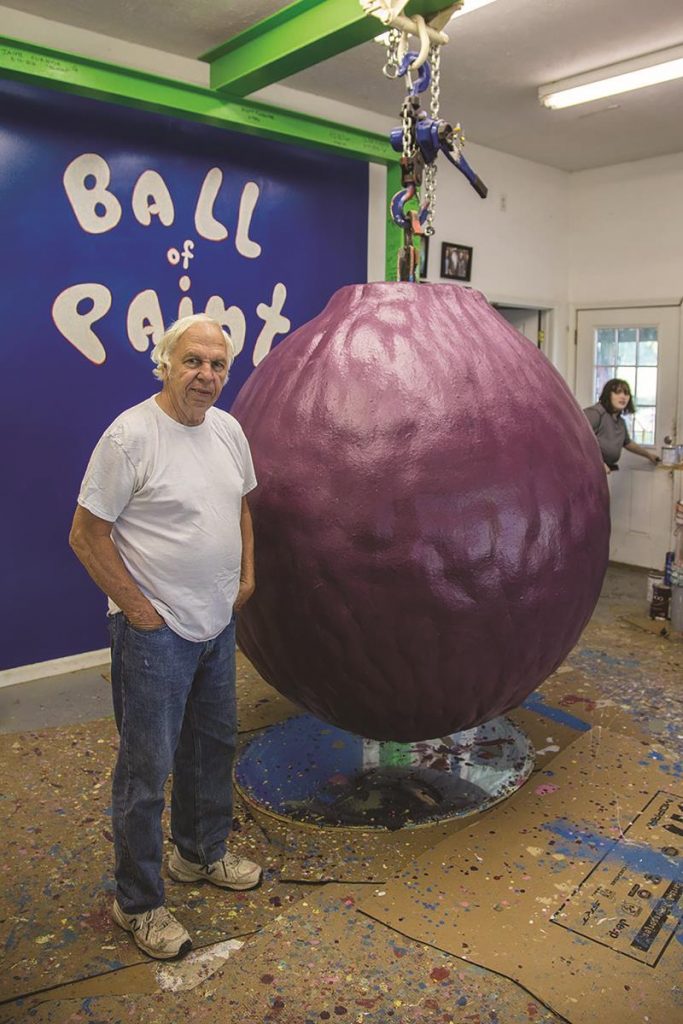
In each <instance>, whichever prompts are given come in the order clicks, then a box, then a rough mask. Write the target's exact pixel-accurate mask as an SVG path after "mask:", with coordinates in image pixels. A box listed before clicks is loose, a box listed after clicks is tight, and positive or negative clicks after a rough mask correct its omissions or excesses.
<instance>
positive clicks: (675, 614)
mask: <svg viewBox="0 0 683 1024" xmlns="http://www.w3.org/2000/svg"><path fill="white" fill-rule="evenodd" d="M671 628H672V630H675V632H676V633H683V578H682V579H681V586H680V587H672V588H671Z"/></svg>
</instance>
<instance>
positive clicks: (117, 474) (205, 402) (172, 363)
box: [69, 314, 261, 959]
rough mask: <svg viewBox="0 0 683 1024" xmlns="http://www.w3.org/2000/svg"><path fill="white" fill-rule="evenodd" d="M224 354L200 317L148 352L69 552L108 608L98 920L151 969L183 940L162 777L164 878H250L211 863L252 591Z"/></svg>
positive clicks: (245, 884)
mask: <svg viewBox="0 0 683 1024" xmlns="http://www.w3.org/2000/svg"><path fill="white" fill-rule="evenodd" d="M232 358H233V350H232V343H231V342H230V339H229V338H227V337H226V335H225V333H224V332H223V330H222V328H221V327H220V325H219V324H218V323H217V322H216V321H215V320H212V319H211V318H210V317H208V316H205V315H203V314H198V315H195V316H189V317H184V318H183V319H181V320H178V321H177V323H175V324H174V325H173V326H172V327H171V328H170V329H169V330H168V331H167V333H166V334H165V335H164V337H163V338H162V339H161V341H160V342H159V343H158V344H157V345H156V347H155V348H154V350H153V352H152V359H153V361H154V362H155V363H156V369H155V370H154V373H155V375H156V376H157V377H158V378H159V379H160V380H161V381H162V382H163V387H162V390H161V392H160V393H159V394H157V395H153V396H152V397H151V398H148V399H146V401H144V402H142V403H140V405H136V406H134V407H133V408H132V409H128V410H127V411H126V412H124V413H122V414H121V415H120V416H119V417H118V418H117V419H116V420H115V421H114V422H113V423H112V425H111V426H110V427H109V428H108V430H106V431H105V433H104V435H103V436H102V438H101V439H100V441H99V442H98V444H97V447H96V448H95V450H94V452H93V454H92V457H91V459H90V462H89V464H88V468H87V470H86V474H85V477H84V479H83V484H82V486H81V491H80V494H79V496H78V507H77V509H76V513H75V516H74V521H73V526H72V529H71V535H70V538H69V539H70V543H71V546H72V548H73V550H74V552H75V553H76V555H77V556H78V558H79V559H80V561H81V562H82V563H83V565H84V566H85V568H86V569H87V571H88V572H89V574H90V576H91V577H92V578H93V580H94V581H95V583H97V585H98V586H99V587H100V588H101V589H102V590H103V591H104V593H105V594H106V595H107V596H108V598H109V622H110V630H111V650H112V691H113V701H114V714H115V718H116V725H117V728H118V730H119V735H120V744H119V754H118V759H117V762H116V768H115V771H114V780H113V799H112V810H113V831H114V847H115V857H116V864H115V876H116V899H115V902H114V907H113V918H114V921H115V922H116V923H117V924H118V925H120V926H121V927H122V928H124V929H125V930H126V931H128V932H131V933H132V935H133V938H134V940H135V942H136V943H137V945H138V946H139V947H140V949H142V950H144V952H145V953H147V954H149V955H150V956H152V957H156V958H158V959H170V958H172V957H176V956H182V955H183V954H184V953H186V952H187V951H188V950H189V949H190V947H191V945H192V940H191V938H190V936H189V934H188V933H187V931H186V930H185V928H184V927H183V926H182V924H180V922H179V921H177V920H176V918H174V917H173V915H172V914H171V913H170V912H169V911H168V910H166V908H165V907H164V885H163V882H162V880H161V876H160V869H161V861H162V849H163V838H162V829H161V814H162V811H163V807H164V784H165V782H166V780H167V778H168V776H169V774H170V772H171V771H172V772H173V791H172V802H171V834H172V837H173V842H174V844H175V846H174V849H173V852H172V853H171V856H170V858H169V862H168V873H169V875H170V876H171V878H173V879H175V880H176V881H179V882H192V883H195V884H196V883H197V882H201V881H206V882H211V883H213V884H214V885H217V886H220V887H222V888H226V889H250V888H253V887H254V886H255V885H258V883H259V882H260V879H261V869H260V868H259V866H258V865H257V864H253V863H252V862H251V861H248V860H244V859H242V858H238V857H237V856H235V855H234V854H232V853H231V852H229V851H226V838H227V836H228V833H229V832H230V828H231V824H232V778H231V773H232V763H233V758H234V753H235V741H236V734H237V718H236V700H235V612H237V611H239V609H240V607H241V606H242V605H243V604H244V602H245V601H246V600H247V599H248V598H249V596H250V595H251V594H252V593H253V590H254V557H253V554H254V542H253V531H252V525H251V517H250V514H249V508H248V505H247V498H246V495H247V493H248V492H249V491H250V490H252V488H253V487H255V486H256V478H255V476H254V468H253V464H252V460H251V454H250V451H249V445H248V443H247V440H246V438H245V436H244V433H243V432H242V428H241V427H240V426H239V424H238V423H237V421H236V420H235V419H234V418H233V417H232V416H230V415H229V414H228V413H225V412H222V411H220V410H218V409H214V408H212V406H213V405H214V403H215V401H216V399H217V398H218V396H219V395H220V393H221V390H222V388H223V385H224V384H225V382H226V380H227V377H228V369H229V366H230V363H231V361H232Z"/></svg>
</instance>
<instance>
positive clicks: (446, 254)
mask: <svg viewBox="0 0 683 1024" xmlns="http://www.w3.org/2000/svg"><path fill="white" fill-rule="evenodd" d="M441 276H442V277H450V278H452V279H453V280H454V281H469V280H470V279H471V277H472V246H471V245H458V244H456V243H455V242H442V243H441Z"/></svg>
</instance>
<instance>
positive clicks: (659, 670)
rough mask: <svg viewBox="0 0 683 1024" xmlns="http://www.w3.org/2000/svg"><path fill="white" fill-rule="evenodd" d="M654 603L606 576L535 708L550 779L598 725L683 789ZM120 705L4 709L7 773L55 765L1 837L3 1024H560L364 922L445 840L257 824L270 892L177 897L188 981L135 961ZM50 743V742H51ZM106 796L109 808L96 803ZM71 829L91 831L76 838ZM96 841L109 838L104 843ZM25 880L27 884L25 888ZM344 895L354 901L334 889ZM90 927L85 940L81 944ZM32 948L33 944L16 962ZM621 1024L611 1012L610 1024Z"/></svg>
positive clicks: (268, 699)
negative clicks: (59, 935)
mask: <svg viewBox="0 0 683 1024" xmlns="http://www.w3.org/2000/svg"><path fill="white" fill-rule="evenodd" d="M645 590H646V574H645V573H644V572H640V571H638V570H631V569H626V568H623V567H611V568H610V571H609V573H608V576H607V580H606V584H605V588H604V590H603V595H602V597H601V600H600V603H599V605H598V608H597V609H596V612H595V614H594V616H593V619H592V620H591V623H590V624H589V626H588V628H587V630H586V631H585V633H584V635H583V637H582V639H581V642H580V643H579V644H578V645H577V647H576V649H575V650H574V651H573V652H572V654H571V655H570V657H569V658H568V659H567V662H566V663H565V665H564V666H562V668H561V669H560V671H559V672H558V673H556V675H555V676H554V677H553V678H552V679H551V680H550V681H549V682H548V683H547V684H545V685H544V687H543V688H542V690H541V691H540V692H539V697H538V700H537V702H536V704H535V705H534V707H535V711H537V712H538V711H540V712H543V709H544V707H547V708H549V707H550V706H551V705H552V706H553V707H554V708H555V711H553V714H554V715H555V718H554V719H551V720H550V724H549V725H548V728H547V730H546V731H549V730H552V727H553V726H556V730H557V731H556V732H555V733H553V734H552V735H549V736H548V737H547V739H549V740H552V741H553V742H550V743H549V744H548V747H549V749H548V750H547V751H546V752H545V753H544V754H543V755H542V757H543V758H545V759H546V761H547V759H548V758H552V756H553V750H552V749H550V748H552V747H553V746H554V745H555V741H557V739H558V736H559V735H560V730H562V729H564V730H565V731H566V733H567V735H568V737H569V738H571V732H572V729H573V728H574V727H575V726H576V721H575V720H579V719H581V718H582V717H583V719H584V720H587V721H590V722H591V724H593V725H595V724H601V725H605V726H609V727H610V728H612V729H613V730H615V731H621V732H630V731H641V732H643V733H644V734H645V735H647V736H649V737H651V738H652V739H653V740H657V741H659V742H660V743H662V744H664V745H666V747H667V749H669V750H672V751H678V761H676V760H675V759H673V760H672V759H669V760H668V761H667V765H666V768H667V771H668V772H669V773H677V774H678V777H680V771H681V760H680V752H681V750H682V749H683V699H682V698H683V638H682V637H679V636H677V635H671V634H668V633H667V632H666V624H665V623H652V622H650V621H649V620H648V618H647V609H646V604H645ZM247 676H248V673H247ZM242 683H243V686H242V697H243V701H244V702H246V704H248V712H249V715H250V716H251V718H250V720H251V721H254V722H255V723H256V724H255V725H254V726H253V728H257V727H260V726H261V725H265V724H268V722H269V721H276V720H278V718H281V717H282V716H283V715H284V714H287V713H289V712H290V711H291V706H288V705H287V704H286V702H283V701H282V700H281V698H279V696H278V695H274V694H273V692H272V691H270V690H269V689H268V688H266V687H264V686H263V684H256V683H254V680H253V679H250V678H248V677H245V678H244V679H243V680H242ZM74 693H76V694H77V697H76V698H74V697H73V694H74ZM107 701H108V694H107V686H106V683H105V682H104V680H103V679H102V676H101V673H98V672H90V673H74V674H72V676H71V677H65V678H64V679H59V680H44V681H40V682H36V683H31V684H22V685H19V686H14V687H7V688H6V689H4V690H0V722H1V723H2V724H1V725H0V732H5V733H11V734H15V735H10V736H7V740H6V744H7V746H6V748H5V753H6V756H7V757H10V756H11V754H12V753H14V754H15V755H17V754H22V753H24V752H25V754H26V760H25V761H24V763H25V764H27V765H28V764H29V763H32V764H33V765H34V766H35V764H37V763H38V762H39V758H40V757H41V756H43V755H44V759H45V760H44V767H43V768H42V774H41V773H36V772H34V771H33V770H32V771H31V772H28V773H26V774H25V776H24V777H22V776H21V773H19V775H15V776H14V777H11V776H8V775H7V774H6V775H5V777H4V779H3V780H2V782H3V785H2V787H1V788H2V791H3V792H4V793H5V795H6V802H5V807H6V808H7V811H6V814H5V816H4V817H5V819H6V821H7V822H8V823H9V824H10V826H11V823H12V821H13V820H14V819H13V817H12V816H11V812H13V811H14V813H19V812H17V811H16V808H15V807H14V804H12V799H13V796H12V794H14V798H15V799H16V794H17V793H18V792H19V790H20V784H22V785H25V786H27V787H29V788H30V787H31V786H34V785H35V786H36V789H35V792H34V804H33V807H32V808H31V811H32V823H31V820H30V816H29V817H28V818H26V822H28V824H26V823H25V827H26V832H25V833H24V834H23V836H22V840H23V845H19V847H18V849H17V848H15V846H16V840H17V838H18V834H14V833H13V831H12V828H11V827H10V828H7V827H5V829H4V831H3V840H2V847H3V855H2V858H0V867H1V868H2V869H3V889H4V890H5V892H6V893H7V894H10V895H9V897H8V898H6V899H5V901H4V911H3V914H2V917H4V920H1V919H0V948H2V946H3V945H4V957H3V960H4V963H3V965H2V968H1V974H0V978H1V979H2V980H0V1000H2V1002H0V1022H2V1024H9V1022H12V1024H22V1022H23V1021H36V1022H41V1024H62V1022H64V1024H65V1022H67V1021H68V1022H70V1024H85V1022H90V1024H93V1022H100V1024H115V1022H119V1021H122V1022H123V1021H125V1022H128V1021H131V1022H132V1021H136V1022H137V1021H145V1022H149V1024H156V1022H158V1024H162V1022H163V1024H174V1022H176V1021H178V1022H181V1021H193V1022H194V1021H196V1022H199V1024H203V1022H206V1024H209V1021H210V1022H212V1024H213V1022H217V1021H220V1022H223V1024H261V1022H264V1024H266V1022H268V1024H274V1022H279V1024H314V1022H315V1024H318V1022H319V1021H337V1020H340V1021H342V1020H345V1021H349V1022H354V1024H355V1022H358V1024H427V1022H430V1024H529V1022H534V1024H551V1022H557V1021H559V1020H561V1018H560V1017H558V1016H556V1015H555V1014H553V1013H552V1011H551V1010H549V1009H548V1008H546V1007H544V1006H543V1005H542V1004H541V1003H540V1002H539V1000H538V999H536V998H534V996H533V995H532V994H530V993H529V992H526V991H524V990H523V989H522V988H521V987H519V986H517V985H515V984H514V983H512V982H511V981H508V980H507V979H505V978H503V977H499V976H497V975H496V974H494V973H492V972H488V971H485V970H483V969H481V968H478V967H476V966H475V965H473V964H470V963H467V962H466V961H465V960H462V959H460V958H459V957H455V956H451V955H448V954H447V953H445V952H442V951H440V950H439V949H437V948H434V947H433V946H430V945H426V944H421V943H420V942H417V941H414V940H412V939H407V938H405V937H404V936H403V935H401V934H400V933H399V932H397V931H394V930H393V929H391V928H388V927H386V926H384V925H382V924H379V923H378V922H377V921H373V920H371V919H369V918H367V917H366V916H364V915H362V914H360V913H359V912H358V910H357V904H358V903H360V902H361V901H362V900H363V899H364V898H365V897H366V896H368V895H370V894H372V893H374V892H378V891H379V892H381V891H382V888H381V887H382V885H383V884H384V883H386V882H387V880H388V879H390V878H392V877H394V876H395V875H397V874H399V872H401V871H402V870H403V869H404V867H405V866H406V865H407V864H409V863H410V861H411V860H412V858H413V857H415V856H418V855H420V854H421V853H422V852H423V851H424V850H425V849H426V848H429V846H430V844H431V845H436V843H437V842H439V841H440V840H441V839H442V838H443V836H444V834H446V832H447V831H448V830H447V828H446V829H444V827H443V826H442V827H441V828H439V829H436V830H435V831H434V833H433V835H431V836H430V835H429V834H428V833H425V832H423V831H419V830H418V831H416V832H413V833H411V832H399V833H393V834H391V835H384V834H381V835H379V836H378V835H377V834H374V835H370V836H368V837H367V839H364V838H363V836H362V834H359V833H354V834H353V835H351V836H350V834H349V833H348V832H347V831H344V832H339V833H338V834H337V833H335V832H331V831H330V830H326V831H325V832H324V833H320V834H319V835H316V833H315V832H312V831H310V830H309V831H308V832H307V833H306V834H305V835H302V833H300V832H299V833H296V832H294V833H293V832H292V831H291V830H289V829H288V828H287V827H286V826H282V825H277V826H275V825H273V827H272V828H268V823H267V822H266V829H267V835H266V834H265V833H264V830H263V828H262V824H263V823H262V822H260V821H259V820H258V819H257V818H256V819H255V818H253V817H252V816H250V815H249V814H248V812H246V811H245V809H242V811H241V812H240V813H241V824H242V833H241V835H240V837H239V841H240V842H243V843H244V844H245V848H248V849H250V850H254V849H257V848H258V849H259V852H260V854H261V855H262V856H263V857H264V860H265V862H266V866H267V868H268V871H267V879H266V884H265V885H264V887H263V888H262V890H259V891H258V893H255V894H253V895H249V896H248V898H246V899H245V898H241V899H240V900H237V899H236V898H235V897H234V895H227V896H226V894H223V893H219V892H217V891H215V890H213V891H211V892H209V893H207V892H206V891H205V889H202V890H196V891H193V892H188V891H187V887H186V888H185V890H183V891H182V892H178V891H177V890H178V889H179V888H182V887H175V889H174V890H173V892H172V893H170V895H171V896H172V898H173V901H174V905H175V906H176V909H177V912H178V914H179V916H184V920H185V922H186V924H187V925H188V926H189V927H191V929H193V930H194V932H195V935H196V936H197V939H198V941H197V943H196V945H201V946H203V948H202V949H199V950H198V951H197V953H196V954H193V956H195V957H196V958H195V959H194V960H185V961H183V962H181V963H180V964H178V965H163V966H159V965H158V964H156V963H153V962H149V961H147V960H146V958H144V957H143V956H142V955H141V954H140V955H138V954H137V951H136V950H135V949H134V947H132V946H131V945H130V944H129V942H128V939H127V938H126V937H125V936H123V935H122V934H121V933H118V934H117V932H118V930H117V929H113V928H112V927H111V926H110V925H109V923H108V918H107V905H108V901H109V899H110V895H109V890H110V888H111V878H110V874H109V867H108V862H109V857H110V851H111V846H110V843H109V841H108V840H107V839H106V836H102V837H101V838H100V833H101V832H102V830H103V829H105V830H106V806H105V805H106V785H105V784H104V780H105V779H106V775H107V773H108V771H109V770H110V767H111V764H110V763H109V762H110V761H111V756H112V753H113V751H112V750H111V743H112V742H113V740H114V733H113V727H112V723H111V721H110V720H107V719H106V718H104V716H105V715H108V713H109V709H108V703H107ZM105 709H106V710H105ZM558 709H559V710H558ZM81 723H87V724H81ZM544 725H545V722H544ZM54 726H58V727H59V729H58V735H59V736H60V738H61V742H62V749H60V750H58V749H56V748H55V749H50V747H49V746H46V747H45V749H44V750H42V748H41V747H40V744H38V746H37V749H38V750H41V751H42V753H41V755H39V754H37V753H36V743H35V742H33V740H32V737H31V736H29V735H27V733H28V731H31V732H32V733H33V734H34V735H35V734H36V732H37V731H38V732H41V731H43V730H46V729H48V730H49V728H50V727H54ZM73 730H80V732H78V737H79V744H80V741H81V740H82V737H83V735H84V734H85V733H84V730H85V732H87V735H88V737H89V744H86V746H85V747H81V746H80V745H79V746H77V747H75V748H74V747H69V745H68V737H69V736H70V735H71V733H72V731H73ZM55 735H57V733H50V732H48V733H47V736H48V738H49V736H55ZM74 735H75V734H74ZM72 738H73V737H72ZM545 738H546V737H544V739H545ZM100 741H101V742H100ZM537 742H538V741H537ZM15 745H16V746H15ZM85 749H88V750H91V751H93V755H92V758H90V757H86V756H85V754H84V752H83V751H84V750H85ZM69 751H70V754H69ZM69 756H70V760H69ZM546 761H544V762H543V763H546ZM10 763H13V762H11V760H10ZM69 766H70V768H69ZM69 770H71V772H72V774H73V773H76V774H77V773H81V774H82V776H83V778H84V779H85V780H86V781H87V788H86V787H85V786H82V787H81V791H80V795H79V792H78V789H79V787H78V786H72V787H71V789H70V788H69V785H70V784H71V781H72V777H71V776H70V775H69ZM59 773H61V774H62V776H63V778H62V780H61V781H60V778H59V777H58V774H59ZM41 780H42V781H41ZM67 783H68V784H67ZM60 785H61V789H60ZM101 791H104V793H103V796H104V799H103V800H101V801H100V803H101V804H102V806H101V807H100V804H98V802H97V799H96V798H97V795H98V794H99V793H100V792H101ZM85 794H87V799H85ZM69 801H71V802H69ZM60 808H61V811H62V812H63V813H59V811H60ZM21 813H23V812H21ZM78 815H80V817H79V818H78V819H77V816H78ZM103 818H104V819H105V821H104V824H103V821H102V819H103ZM90 819H91V820H90ZM18 820H19V819H17V821H18ZM22 820H23V819H22ZM76 820H78V821H80V822H81V830H80V831H79V830H78V829H76V828H75V823H76ZM89 829H92V830H94V831H97V836H96V837H95V836H94V835H93V837H92V839H91V842H90V843H88V841H87V833H88V830H89ZM31 830H32V831H31ZM41 830H42V831H41ZM48 833H49V834H48ZM27 837H28V842H27ZM13 843H14V844H15V846H13V845H12V844H13ZM93 844H94V845H93ZM22 850H23V851H24V852H23V853H22V852H21V851H22ZM88 850H90V851H92V850H95V851H96V860H97V863H96V864H94V865H93V863H92V862H91V858H92V853H88V854H87V856H88V862H87V864H84V862H83V857H84V856H85V855H86V851H88ZM53 854H54V856H53ZM60 858H61V865H62V873H61V877H62V878H64V877H66V878H67V884H62V885H61V886H56V885H55V883H54V882H53V883H52V886H51V883H50V876H51V874H54V872H55V864H57V863H60ZM65 858H66V859H65ZM67 862H68V863H67ZM28 863H30V864H31V865H32V870H31V871H30V872H28V873H27V871H26V865H27V864H28ZM64 864H67V868H68V870H67V871H66V872H65V870H64ZM330 878H332V879H334V878H338V879H339V878H341V879H342V881H325V879H330ZM86 879H88V880H89V881H88V884H86V883H85V880H86ZM22 886H24V889H23V890H22ZM88 886H90V888H89V887H88ZM205 888H206V887H205ZM17 893H18V895H17ZM22 907H23V910H22ZM22 917H23V918H24V920H23V923H22V921H21V918H22ZM84 919H85V920H86V922H88V923H87V925H86V926H85V928H84V929H83V928H81V922H82V921H83V920H84ZM98 922H99V923H98ZM57 927H61V928H62V929H63V930H64V932H65V933H68V932H74V933H79V930H80V932H81V933H80V934H77V935H76V939H77V941H78V943H80V946H79V949H80V950H81V952H80V953H79V957H80V959H79V958H78V957H77V958H76V960H74V961H73V962H69V960H68V953H67V952H64V953H63V954H62V953H61V952H60V953H59V955H57V956H56V955H55V949H54V948H53V947H54V935H55V929H56V928H57ZM22 928H23V931H22ZM88 928H90V931H88ZM97 929H99V930H97ZM18 934H20V935H23V940H24V942H25V946H24V948H23V949H22V950H21V951H20V952H21V955H18V953H17V950H18V945H17V941H18V940H17V935H18ZM12 935H14V939H12ZM45 936H53V939H52V940H50V939H49V938H47V939H46V938H45ZM88 936H93V940H92V946H91V947H89V946H88V944H87V942H85V943H84V942H83V939H84V938H86V939H87V938H88ZM95 936H96V937H97V945H98V948H96V949H95V948H94V945H95V939H94V937H95ZM30 939H32V947H31V948H28V947H27V946H26V943H27V942H28V941H29V940H30ZM40 940H42V941H40ZM75 941H76V940H75ZM51 943H52V945H51ZM99 947H102V948H99ZM105 947H109V948H108V949H107V948H105ZM61 948H63V949H65V950H66V946H64V947H61ZM50 957H52V958H53V960H52V963H50ZM76 961H78V962H76ZM65 963H66V967H65ZM55 964H57V966H55ZM69 978H78V979H80V980H76V981H69V980H68V979H69ZM615 984H618V978H615ZM579 985H580V982H579ZM579 994H580V993H579ZM17 996H20V998H17ZM677 1013H679V1014H681V1017H683V1009H682V1008H681V1006H680V1005H678V1006H676V1007H674V1006H673V1005H672V1013H671V1016H669V1017H668V1019H667V1021H666V1024H671V1022H672V1021H673V1020H674V1019H676V1014H677ZM612 1020H613V1017H612V1016H611V1015H610V1007H609V1005H606V1006H605V1012H604V1015H603V1016H602V1018H601V1021H600V1024H612ZM636 1022H638V1024H640V1022H643V1024H665V1022H664V1021H663V1020H662V1021H659V1020H655V1019H654V1018H650V1019H649V1020H648V1018H647V1016H643V1015H642V1013H641V1012H638V1013H635V1011H634V1015H633V1017H632V1021H631V1020H625V1019H624V1017H623V1015H622V1016H621V1017H620V1018H619V1024H636ZM596 1024H597V1022H596ZM614 1024H616V1020H615V1022H614Z"/></svg>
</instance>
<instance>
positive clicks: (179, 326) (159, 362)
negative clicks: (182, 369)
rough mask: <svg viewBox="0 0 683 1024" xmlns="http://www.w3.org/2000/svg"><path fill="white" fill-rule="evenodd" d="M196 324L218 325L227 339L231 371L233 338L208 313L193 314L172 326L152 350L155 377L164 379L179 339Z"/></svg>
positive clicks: (233, 355) (183, 317)
mask: <svg viewBox="0 0 683 1024" xmlns="http://www.w3.org/2000/svg"><path fill="white" fill-rule="evenodd" d="M194 324H215V325H216V327H217V328H218V329H219V331H220V332H221V334H222V335H223V337H224V339H225V346H226V348H227V350H228V369H230V366H231V365H232V361H233V359H234V358H235V348H234V345H233V343H232V338H231V337H230V335H229V334H228V332H227V331H226V330H224V328H223V327H222V326H221V324H219V322H218V320H214V318H213V317H212V316H207V315H206V313H193V314H192V316H182V317H181V318H180V320H176V322H175V323H174V324H171V326H170V327H169V328H168V330H167V331H166V333H165V334H164V336H163V338H161V339H160V340H159V341H158V342H157V343H156V345H155V346H154V348H153V349H152V354H151V359H152V362H153V363H154V364H155V367H154V369H153V370H152V373H153V374H154V376H155V377H158V378H159V380H163V379H164V376H165V373H164V371H168V369H169V366H170V360H169V356H170V355H171V352H172V351H173V349H174V348H175V346H176V343H177V341H178V339H179V338H180V337H181V336H182V335H183V334H184V333H185V331H186V330H187V329H188V328H189V327H193V326H194Z"/></svg>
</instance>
